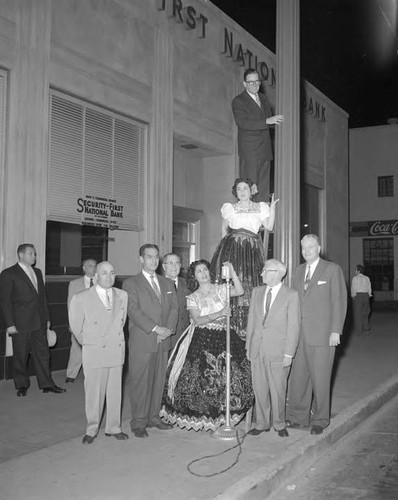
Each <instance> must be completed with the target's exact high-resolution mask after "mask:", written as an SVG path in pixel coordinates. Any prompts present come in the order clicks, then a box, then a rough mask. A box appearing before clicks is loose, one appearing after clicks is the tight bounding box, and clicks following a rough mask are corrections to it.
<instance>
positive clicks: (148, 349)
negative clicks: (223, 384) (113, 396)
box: [123, 243, 178, 438]
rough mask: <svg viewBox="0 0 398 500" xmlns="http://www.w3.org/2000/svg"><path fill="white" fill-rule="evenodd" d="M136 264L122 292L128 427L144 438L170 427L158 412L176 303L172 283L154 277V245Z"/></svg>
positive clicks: (156, 259)
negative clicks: (124, 300) (152, 429)
mask: <svg viewBox="0 0 398 500" xmlns="http://www.w3.org/2000/svg"><path fill="white" fill-rule="evenodd" d="M140 262H141V266H142V271H141V272H140V273H139V274H136V275H135V276H133V277H131V278H128V279H127V280H125V281H124V283H123V289H124V290H126V292H127V293H128V316H129V334H130V338H129V375H130V396H131V413H132V417H131V423H130V425H131V430H132V432H133V434H134V436H135V437H137V438H145V437H148V433H147V431H146V428H147V427H156V428H157V429H160V430H166V429H171V428H172V425H170V424H167V423H165V422H162V420H160V417H159V412H160V405H161V402H162V395H163V390H164V384H165V379H166V369H167V358H168V354H169V350H170V347H171V339H170V336H171V335H172V334H173V333H174V331H175V327H176V324H177V320H178V302H177V295H176V291H175V288H174V285H173V282H172V281H171V280H169V279H167V278H165V277H164V276H160V275H158V274H156V269H157V268H158V266H159V248H158V246H157V245H154V244H152V243H147V244H145V245H142V247H141V248H140Z"/></svg>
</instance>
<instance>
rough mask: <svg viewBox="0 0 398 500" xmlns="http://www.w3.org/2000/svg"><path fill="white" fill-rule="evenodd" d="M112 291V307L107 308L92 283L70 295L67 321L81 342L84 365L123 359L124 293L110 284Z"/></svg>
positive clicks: (101, 365)
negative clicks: (89, 286)
mask: <svg viewBox="0 0 398 500" xmlns="http://www.w3.org/2000/svg"><path fill="white" fill-rule="evenodd" d="M112 293H113V300H112V303H113V305H112V310H111V311H107V309H106V307H105V305H104V304H103V302H102V300H101V299H100V298H99V296H98V293H97V290H96V288H95V287H91V288H89V289H87V290H84V291H83V292H81V293H78V294H76V295H74V296H73V297H72V299H71V302H70V307H69V324H70V327H71V330H72V332H73V334H74V335H75V337H76V338H77V340H78V341H79V343H80V344H82V346H83V350H82V353H83V366H90V367H96V368H105V367H112V366H121V365H123V363H124V355H125V342H124V332H123V326H124V323H125V322H126V316H127V293H126V292H124V291H123V290H118V289H117V288H112Z"/></svg>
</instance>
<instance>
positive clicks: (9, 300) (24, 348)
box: [0, 243, 65, 396]
mask: <svg viewBox="0 0 398 500" xmlns="http://www.w3.org/2000/svg"><path fill="white" fill-rule="evenodd" d="M17 254H18V262H17V264H15V265H14V266H11V267H8V268H7V269H4V271H3V272H2V273H1V274H0V310H1V313H2V315H3V319H4V323H5V326H6V328H7V333H8V335H10V336H11V339H12V349H13V360H12V371H13V378H14V384H15V388H16V389H17V396H26V393H27V392H28V389H29V386H30V379H29V374H28V360H29V356H30V355H31V356H32V360H33V366H34V368H35V372H36V377H37V382H38V384H39V389H42V391H43V392H53V393H55V394H59V393H61V392H65V389H62V388H61V387H58V386H56V385H55V383H54V381H53V379H52V377H51V372H50V349H49V347H48V341H47V335H46V331H47V329H48V328H49V327H50V317H49V314H48V307H47V299H46V294H45V291H44V282H43V276H42V274H41V271H40V269H36V268H35V267H33V266H34V264H35V262H36V250H35V247H34V246H33V245H32V244H30V243H23V244H22V245H19V247H18V249H17Z"/></svg>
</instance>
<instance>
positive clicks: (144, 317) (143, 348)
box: [123, 272, 178, 353]
mask: <svg viewBox="0 0 398 500" xmlns="http://www.w3.org/2000/svg"><path fill="white" fill-rule="evenodd" d="M156 277H157V279H158V282H159V288H160V293H161V301H160V302H159V300H158V298H157V296H156V294H155V291H154V289H153V288H152V286H151V285H150V284H149V282H148V280H147V279H146V278H145V276H144V275H143V273H142V272H140V273H138V274H136V275H135V276H132V277H131V278H128V279H126V280H125V281H124V282H123V290H126V292H127V293H128V316H129V335H130V338H129V345H130V348H131V349H137V350H139V351H140V352H146V353H151V352H157V351H158V343H157V334H156V333H155V332H153V331H152V330H153V329H154V328H155V326H164V327H166V328H169V329H170V330H173V331H174V330H175V328H176V325H177V320H178V302H177V294H176V291H175V288H174V284H173V282H172V281H171V280H170V279H168V278H165V277H164V276H159V275H158V274H157V275H156ZM161 348H162V350H163V351H168V350H170V348H171V339H170V337H168V338H167V339H165V340H163V342H162V343H161Z"/></svg>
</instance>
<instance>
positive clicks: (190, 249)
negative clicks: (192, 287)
mask: <svg viewBox="0 0 398 500" xmlns="http://www.w3.org/2000/svg"><path fill="white" fill-rule="evenodd" d="M202 215H203V212H202V211H201V210H196V209H192V208H186V207H177V206H174V207H173V252H174V253H176V254H177V255H179V256H180V259H181V275H182V276H184V275H185V273H186V272H187V270H188V267H189V265H190V264H191V262H193V261H194V260H197V259H199V245H198V243H199V241H200V222H199V219H200V218H201V216H202Z"/></svg>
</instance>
